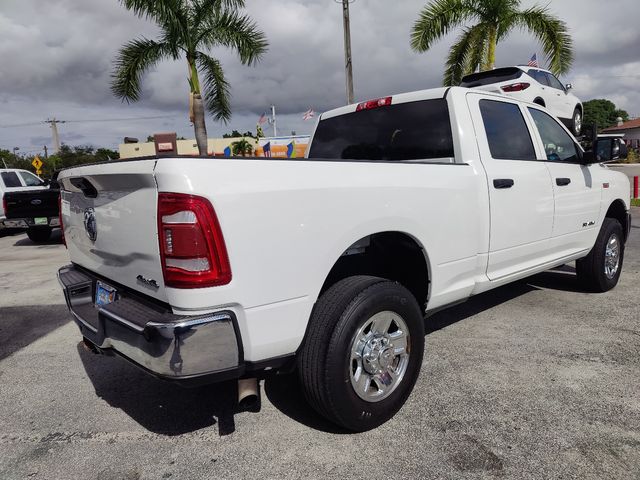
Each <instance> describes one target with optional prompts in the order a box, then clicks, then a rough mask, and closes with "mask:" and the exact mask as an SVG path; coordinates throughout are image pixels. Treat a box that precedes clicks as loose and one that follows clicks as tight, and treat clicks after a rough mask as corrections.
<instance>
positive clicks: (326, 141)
mask: <svg viewBox="0 0 640 480" xmlns="http://www.w3.org/2000/svg"><path fill="white" fill-rule="evenodd" d="M453 156H454V155H453V137H452V134H451V122H450V120H449V109H448V106H447V101H446V100H445V99H442V98H439V99H434V100H422V101H419V102H408V103H400V104H397V105H390V106H386V107H379V108H375V109H372V110H362V111H359V112H353V113H349V114H347V115H340V116H337V117H333V118H328V119H326V120H322V121H320V123H319V124H318V128H317V129H316V132H315V135H314V136H313V141H312V143H311V148H310V150H309V158H341V159H352V160H387V161H400V160H426V159H444V158H447V159H451V158H453Z"/></svg>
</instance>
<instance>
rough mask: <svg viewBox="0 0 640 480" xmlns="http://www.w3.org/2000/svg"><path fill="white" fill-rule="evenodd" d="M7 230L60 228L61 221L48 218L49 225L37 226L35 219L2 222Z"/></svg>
mask: <svg viewBox="0 0 640 480" xmlns="http://www.w3.org/2000/svg"><path fill="white" fill-rule="evenodd" d="M0 223H3V224H4V226H5V227H6V228H30V227H52V228H54V227H59V226H60V219H59V218H58V217H47V223H46V224H43V223H39V224H36V221H35V218H11V219H9V220H2V221H1V222H0Z"/></svg>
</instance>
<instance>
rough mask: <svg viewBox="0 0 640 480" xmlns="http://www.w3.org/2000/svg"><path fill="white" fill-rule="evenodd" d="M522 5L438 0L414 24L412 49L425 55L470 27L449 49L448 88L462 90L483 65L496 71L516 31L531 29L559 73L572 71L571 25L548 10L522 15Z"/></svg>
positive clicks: (512, 0)
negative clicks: (500, 52)
mask: <svg viewBox="0 0 640 480" xmlns="http://www.w3.org/2000/svg"><path fill="white" fill-rule="evenodd" d="M519 7H520V0H433V1H432V2H430V3H429V4H428V5H427V6H425V7H424V8H423V9H422V11H421V12H420V17H419V18H418V20H417V21H416V22H415V24H414V25H413V30H412V32H411V48H412V49H413V50H415V51H416V52H425V51H427V50H428V49H429V48H431V46H432V44H433V43H434V42H435V41H436V40H438V39H439V38H441V37H443V36H444V35H446V34H447V33H449V32H450V31H451V30H453V29H454V28H456V27H458V26H464V25H466V24H467V22H470V21H474V22H475V24H474V25H473V26H465V27H464V28H463V31H462V34H461V35H460V36H459V37H458V39H457V41H456V43H455V44H454V45H453V46H452V47H451V49H450V50H449V56H448V58H447V63H446V69H445V73H444V82H443V83H444V85H457V84H459V83H460V79H461V78H462V77H463V76H464V75H466V74H468V73H472V72H473V71H474V70H475V69H476V67H477V66H478V65H480V68H481V70H490V69H492V68H494V65H495V62H496V44H497V43H498V42H499V41H500V40H502V39H503V38H504V37H505V36H506V35H507V34H508V33H509V32H510V31H511V30H513V29H514V28H520V29H522V30H528V31H530V32H531V33H533V34H534V35H535V36H536V37H537V38H538V40H539V41H540V42H541V43H542V47H543V51H544V53H545V55H546V56H547V58H548V59H549V69H550V70H551V71H552V72H553V73H555V74H562V73H565V72H567V71H568V70H569V67H571V63H572V61H573V50H572V41H571V37H570V36H569V34H568V33H567V25H566V24H565V23H564V22H563V21H562V20H560V19H558V18H557V17H555V16H553V15H551V14H550V13H549V10H548V9H547V7H541V6H533V7H531V8H528V9H526V10H520V9H519Z"/></svg>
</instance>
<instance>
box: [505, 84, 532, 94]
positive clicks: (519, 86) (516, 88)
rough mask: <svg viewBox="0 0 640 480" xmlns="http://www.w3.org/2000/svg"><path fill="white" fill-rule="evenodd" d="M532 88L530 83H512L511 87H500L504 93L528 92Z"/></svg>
mask: <svg viewBox="0 0 640 480" xmlns="http://www.w3.org/2000/svg"><path fill="white" fill-rule="evenodd" d="M529 87H530V84H529V83H525V82H521V83H512V84H511V85H505V86H504V87H500V88H501V89H502V91H503V92H521V91H522V90H526V89H527V88H529Z"/></svg>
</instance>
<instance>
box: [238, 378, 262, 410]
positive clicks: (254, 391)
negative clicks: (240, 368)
mask: <svg viewBox="0 0 640 480" xmlns="http://www.w3.org/2000/svg"><path fill="white" fill-rule="evenodd" d="M238 407H239V408H240V409H241V410H251V411H253V410H256V408H257V409H260V395H259V394H258V380H257V379H256V378H242V379H240V380H238ZM256 411H257V410H256Z"/></svg>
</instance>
